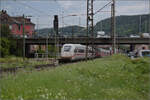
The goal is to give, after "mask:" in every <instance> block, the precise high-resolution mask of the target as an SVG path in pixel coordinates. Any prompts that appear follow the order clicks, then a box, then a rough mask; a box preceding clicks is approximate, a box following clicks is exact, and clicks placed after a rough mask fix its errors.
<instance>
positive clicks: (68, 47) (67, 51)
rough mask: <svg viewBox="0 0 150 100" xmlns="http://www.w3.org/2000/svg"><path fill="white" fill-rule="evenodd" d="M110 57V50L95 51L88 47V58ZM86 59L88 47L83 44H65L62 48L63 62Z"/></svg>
mask: <svg viewBox="0 0 150 100" xmlns="http://www.w3.org/2000/svg"><path fill="white" fill-rule="evenodd" d="M108 55H110V50H105V49H100V50H98V49H93V50H92V47H90V46H88V54H87V58H95V57H104V56H108ZM85 58H86V46H85V45H81V44H64V45H63V47H62V48H61V59H62V60H71V61H73V60H82V59H85Z"/></svg>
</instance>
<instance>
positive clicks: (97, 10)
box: [94, 1, 112, 15]
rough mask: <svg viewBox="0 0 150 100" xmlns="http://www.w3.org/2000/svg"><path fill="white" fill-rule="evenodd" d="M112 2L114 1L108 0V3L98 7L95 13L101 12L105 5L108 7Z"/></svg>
mask: <svg viewBox="0 0 150 100" xmlns="http://www.w3.org/2000/svg"><path fill="white" fill-rule="evenodd" d="M111 3H112V1H110V2H108V3H107V4H106V5H104V6H103V7H102V8H100V9H98V10H97V11H96V12H95V13H94V15H96V14H97V13H98V12H100V11H101V10H102V9H104V8H105V7H107V6H108V5H110V4H111Z"/></svg>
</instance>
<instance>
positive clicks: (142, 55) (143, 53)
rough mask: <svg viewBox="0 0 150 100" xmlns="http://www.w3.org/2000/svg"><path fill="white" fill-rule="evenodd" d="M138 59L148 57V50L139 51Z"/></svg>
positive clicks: (149, 51) (149, 52)
mask: <svg viewBox="0 0 150 100" xmlns="http://www.w3.org/2000/svg"><path fill="white" fill-rule="evenodd" d="M138 56H139V57H150V50H140V51H139V52H138Z"/></svg>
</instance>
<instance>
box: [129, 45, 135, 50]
mask: <svg viewBox="0 0 150 100" xmlns="http://www.w3.org/2000/svg"><path fill="white" fill-rule="evenodd" d="M134 50H135V45H134V44H130V51H131V52H133V51H134Z"/></svg>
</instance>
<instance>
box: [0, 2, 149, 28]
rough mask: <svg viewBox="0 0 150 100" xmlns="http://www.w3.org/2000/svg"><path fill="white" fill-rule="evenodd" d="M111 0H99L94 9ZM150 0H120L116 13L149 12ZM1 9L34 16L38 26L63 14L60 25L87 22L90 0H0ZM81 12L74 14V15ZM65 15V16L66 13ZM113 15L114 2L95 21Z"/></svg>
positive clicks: (50, 23) (47, 24)
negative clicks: (111, 7) (111, 8)
mask: <svg viewBox="0 0 150 100" xmlns="http://www.w3.org/2000/svg"><path fill="white" fill-rule="evenodd" d="M108 2H110V0H95V1H94V12H96V11H97V10H98V9H100V8H101V7H103V6H104V5H106V4H107V3H108ZM149 5H150V0H132V1H130V0H117V1H116V15H117V16H119V15H138V14H148V13H149V10H150V9H149ZM0 9H1V10H2V9H5V10H7V12H8V14H9V15H11V16H21V15H23V14H25V16H32V17H31V20H32V22H33V23H35V24H36V28H49V27H52V26H53V16H54V15H58V16H59V26H60V27H62V26H68V25H80V26H86V16H85V15H86V9H87V8H86V0H0ZM74 14H75V15H77V16H71V15H74ZM63 16H64V17H63ZM108 17H110V5H109V6H107V7H105V8H104V9H103V10H102V12H99V13H97V14H96V15H95V16H94V24H96V23H97V22H98V21H100V20H102V19H105V18H108Z"/></svg>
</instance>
